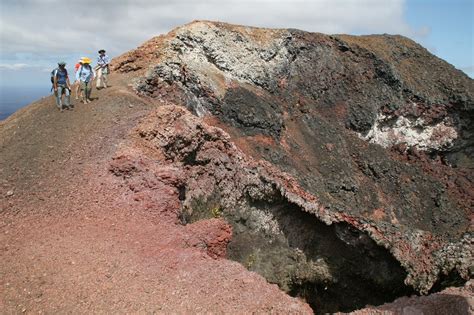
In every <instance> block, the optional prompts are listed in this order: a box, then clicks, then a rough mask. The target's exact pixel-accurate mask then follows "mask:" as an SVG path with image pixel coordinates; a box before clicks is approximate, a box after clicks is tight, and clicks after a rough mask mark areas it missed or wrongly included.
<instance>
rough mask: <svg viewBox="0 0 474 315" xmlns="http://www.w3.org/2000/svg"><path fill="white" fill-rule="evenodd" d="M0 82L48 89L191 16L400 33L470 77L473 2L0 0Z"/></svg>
mask: <svg viewBox="0 0 474 315" xmlns="http://www.w3.org/2000/svg"><path fill="white" fill-rule="evenodd" d="M0 17H1V19H0V87H1V88H2V89H5V88H8V87H14V86H15V87H18V86H49V85H50V83H49V72H50V71H51V70H52V69H53V68H54V67H56V63H57V62H58V61H60V60H64V61H66V62H67V63H68V68H69V69H70V71H72V68H73V65H74V64H75V62H76V61H77V60H78V59H79V58H80V57H82V56H88V57H91V58H93V60H95V58H96V56H97V51H98V50H99V49H105V50H107V54H108V55H109V56H110V57H114V56H118V55H120V54H122V53H124V52H126V51H128V50H131V49H133V48H135V47H137V46H139V45H140V44H141V43H143V42H144V41H146V40H148V39H150V38H151V37H153V36H156V35H159V34H164V33H167V32H169V31H170V30H171V29H173V28H174V27H177V26H180V25H182V24H185V23H189V22H191V21H193V20H197V19H203V20H214V21H222V22H228V23H235V24H244V25H251V26H260V27H272V28H273V27H274V28H297V29H302V30H306V31H312V32H321V33H326V34H341V33H345V34H354V35H361V34H382V33H388V34H401V35H404V36H407V37H409V38H411V39H413V40H415V41H416V42H418V43H420V44H421V45H423V46H424V47H426V48H427V49H428V50H429V51H430V52H431V53H433V54H435V55H437V56H438V57H440V58H442V59H444V60H446V61H448V62H449V63H451V64H452V65H454V66H455V67H456V68H458V69H460V70H462V71H464V72H465V73H466V74H468V75H469V76H470V77H474V51H473V41H474V39H473V37H474V0H313V1H311V0H273V1H271V0H227V1H226V0H209V1H200V0H194V1H192V0H173V1H170V0H102V1H100V0H81V1H65V0H59V1H57V0H0Z"/></svg>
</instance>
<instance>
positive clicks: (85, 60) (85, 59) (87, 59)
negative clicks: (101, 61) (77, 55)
mask: <svg viewBox="0 0 474 315" xmlns="http://www.w3.org/2000/svg"><path fill="white" fill-rule="evenodd" d="M81 60H82V63H91V60H90V58H87V57H82V58H81Z"/></svg>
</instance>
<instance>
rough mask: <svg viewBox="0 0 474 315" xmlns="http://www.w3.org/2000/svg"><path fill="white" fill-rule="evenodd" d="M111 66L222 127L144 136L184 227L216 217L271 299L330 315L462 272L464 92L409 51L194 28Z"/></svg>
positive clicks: (438, 67)
mask: <svg viewBox="0 0 474 315" xmlns="http://www.w3.org/2000/svg"><path fill="white" fill-rule="evenodd" d="M114 69H115V70H117V71H119V72H121V73H123V74H124V75H126V76H127V77H129V78H133V88H134V89H135V91H136V92H137V93H138V94H139V95H141V96H142V97H144V98H147V99H150V100H157V101H161V102H169V103H173V104H177V105H182V106H184V107H186V108H187V109H188V110H190V111H191V112H192V113H194V115H195V116H197V117H199V118H197V117H196V118H192V119H195V120H198V121H203V122H205V123H206V124H207V125H213V126H215V127H218V128H220V129H222V130H224V131H225V133H226V136H225V137H224V136H223V135H220V136H216V135H215V134H214V135H209V134H208V133H206V132H203V130H205V128H204V129H203V127H199V125H200V124H201V123H195V124H194V123H193V124H192V125H193V126H192V127H190V125H189V124H188V123H186V124H185V126H187V127H186V128H183V127H182V126H183V123H182V122H181V123H177V125H175V123H174V122H179V121H182V119H185V120H186V121H188V120H189V119H191V118H183V117H187V116H186V115H187V114H186V115H184V114H182V113H180V114H178V115H177V117H176V118H174V120H173V121H174V122H173V123H170V121H166V122H163V121H162V119H163V118H160V117H161V115H162V116H163V117H167V114H165V113H162V114H161V115H158V118H156V119H157V122H156V123H157V125H158V126H160V127H159V129H160V130H161V129H162V128H164V127H163V126H168V127H167V128H168V129H165V133H167V135H166V136H164V135H163V134H162V132H163V131H159V130H156V129H153V128H152V130H149V131H147V132H145V133H142V134H141V135H142V137H144V138H145V139H147V140H148V141H152V142H153V141H157V142H156V143H155V144H154V145H155V146H156V148H160V150H164V154H165V155H166V156H167V157H168V158H169V160H170V161H172V162H173V163H176V164H177V165H181V166H182V167H185V168H186V169H187V170H188V171H189V172H188V173H187V174H188V177H187V179H186V180H185V184H183V186H182V187H181V190H182V200H183V209H182V214H181V220H182V222H183V223H185V224H186V223H188V222H194V221H197V220H201V219H206V218H209V217H212V216H222V217H224V218H225V219H226V220H227V221H228V222H229V223H230V224H231V225H232V227H233V231H234V235H233V237H232V241H231V242H230V244H229V248H228V249H229V252H228V255H229V257H230V258H231V259H235V260H237V261H239V262H241V263H243V264H244V265H246V266H247V267H248V268H249V269H250V270H254V271H257V272H258V273H260V274H262V275H264V276H265V277H266V278H267V280H269V281H270V282H273V283H278V284H279V285H280V287H281V288H282V289H283V290H285V291H287V292H289V293H292V294H295V295H300V296H304V297H305V298H306V299H307V300H308V301H309V302H310V303H312V304H313V305H315V306H316V307H317V308H319V309H321V308H322V309H323V310H327V311H334V310H339V309H342V310H348V309H351V308H352V309H353V308H354V307H360V306H363V305H365V304H367V303H372V304H377V303H382V302H384V301H387V300H390V299H393V298H394V297H396V296H399V295H404V294H408V293H410V292H412V290H414V291H418V292H423V293H426V292H428V291H429V290H430V289H432V288H438V289H439V288H442V287H444V286H446V285H447V284H453V283H454V284H455V283H462V282H463V280H462V279H467V278H469V277H470V272H472V269H470V268H472V266H471V265H472V225H471V220H472V209H473V206H474V203H473V201H474V199H473V197H474V178H473V177H472V174H473V172H472V168H473V162H472V153H473V152H472V150H473V140H474V137H473V129H472V128H473V127H472V126H473V115H474V83H473V80H471V79H469V78H468V77H467V76H466V75H464V74H463V73H462V72H460V71H458V70H456V69H454V68H453V67H452V66H451V65H449V64H447V63H446V62H444V61H443V60H440V59H438V58H436V57H435V56H433V55H431V54H430V53H429V52H428V51H426V50H425V49H424V48H423V47H421V46H419V45H418V44H416V43H414V42H412V41H411V40H409V39H407V38H404V37H401V36H389V35H381V36H362V37H353V36H346V35H335V36H328V35H323V34H318V33H306V32H302V31H298V30H270V29H257V28H251V27H243V26H234V25H228V24H222V23H214V22H193V23H191V24H189V25H186V26H183V27H180V28H178V29H176V30H174V31H173V32H171V33H169V34H168V35H166V36H162V37H157V38H154V39H152V40H151V41H149V42H147V43H145V44H144V45H143V46H141V47H139V48H137V49H136V50H134V51H131V52H129V53H127V54H125V55H123V56H121V57H119V58H117V59H116V60H115V61H114ZM183 115H184V116H183ZM177 126H179V128H178V127H177ZM220 137H224V138H225V139H226V140H225V141H224V142H222V143H220V144H217V143H216V140H215V139H219V138H220ZM163 139H165V140H163ZM219 141H223V140H219ZM229 146H230V147H232V149H229ZM236 150H237V151H238V152H239V153H238V154H237V153H235V152H236ZM236 156H237V157H239V158H236ZM245 159H250V160H252V161H257V162H258V163H260V164H261V165H260V166H255V165H248V164H246V163H243V162H242V161H243V160H245ZM257 162H255V163H257ZM242 163H243V164H242ZM268 174H273V175H271V176H270V175H268ZM275 174H281V175H278V176H276V175H275ZM365 285H366V287H364V286H365ZM361 286H362V287H363V288H362V289H361ZM355 287H358V289H357V290H354V288H355ZM374 291H376V292H380V294H373V292H374ZM336 301H338V302H336ZM338 303H339V304H338ZM337 304H338V305H337Z"/></svg>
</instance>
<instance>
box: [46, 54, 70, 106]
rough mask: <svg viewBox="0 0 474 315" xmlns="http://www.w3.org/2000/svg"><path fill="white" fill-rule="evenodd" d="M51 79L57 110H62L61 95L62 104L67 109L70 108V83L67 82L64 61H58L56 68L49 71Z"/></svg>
mask: <svg viewBox="0 0 474 315" xmlns="http://www.w3.org/2000/svg"><path fill="white" fill-rule="evenodd" d="M51 76H52V79H53V89H54V94H55V95H56V106H57V107H58V109H59V111H61V112H62V111H63V104H62V96H63V93H64V94H65V97H64V105H65V107H66V108H67V109H72V107H73V106H72V105H71V99H70V96H71V84H70V83H69V76H68V74H67V70H66V63H65V62H64V61H60V62H58V68H56V69H54V70H53V72H52V73H51Z"/></svg>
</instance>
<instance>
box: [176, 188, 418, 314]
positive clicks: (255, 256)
mask: <svg viewBox="0 0 474 315" xmlns="http://www.w3.org/2000/svg"><path fill="white" fill-rule="evenodd" d="M218 198H219V197H218V195H214V196H213V197H211V198H208V199H206V200H205V201H204V200H194V201H193V203H192V204H193V209H192V211H191V212H188V213H186V214H184V215H183V216H182V218H183V223H191V222H195V221H198V220H202V219H206V218H210V217H212V209H213V208H215V207H216V204H219V202H218V200H217V199H218ZM222 215H223V217H224V218H225V219H226V220H227V221H228V222H229V223H230V224H231V225H232V228H233V237H232V241H231V242H230V243H229V246H228V258H229V259H231V260H234V261H237V262H240V263H241V264H243V265H244V266H245V267H246V268H247V269H249V270H251V271H255V272H257V273H259V274H260V275H262V276H263V277H265V278H266V279H267V281H269V282H270V283H275V284H278V285H279V287H280V288H281V289H282V290H283V291H285V292H287V293H288V294H290V295H291V296H294V297H301V298H303V299H305V300H306V301H307V303H308V304H309V305H310V306H311V307H312V308H313V310H314V312H315V313H316V314H324V313H332V312H338V311H342V312H348V311H352V310H356V309H359V308H363V307H364V306H366V305H381V304H384V303H387V302H391V301H393V300H395V299H396V298H398V297H401V296H407V295H411V294H413V293H414V290H413V289H412V288H411V287H408V286H406V285H405V283H404V280H405V277H406V275H407V274H406V271H405V270H404V269H403V268H402V267H401V266H400V263H399V262H398V261H397V260H396V259H395V258H394V257H393V256H392V255H391V253H390V252H389V251H388V250H387V249H385V248H383V247H381V246H379V245H377V244H376V243H375V241H373V240H372V239H371V238H370V237H369V236H368V235H367V234H366V233H364V232H361V231H359V230H357V229H355V228H353V227H352V226H350V225H349V224H347V223H335V224H332V225H330V226H328V225H326V224H325V223H323V222H322V221H320V220H318V219H317V218H316V217H315V216H314V215H312V214H310V213H307V212H304V211H302V210H301V208H300V207H299V206H297V205H294V204H291V203H289V202H287V201H285V200H283V199H280V200H278V201H273V202H267V201H252V200H248V201H247V203H246V205H245V206H242V207H240V208H238V209H232V210H230V209H224V210H223V212H222Z"/></svg>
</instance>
